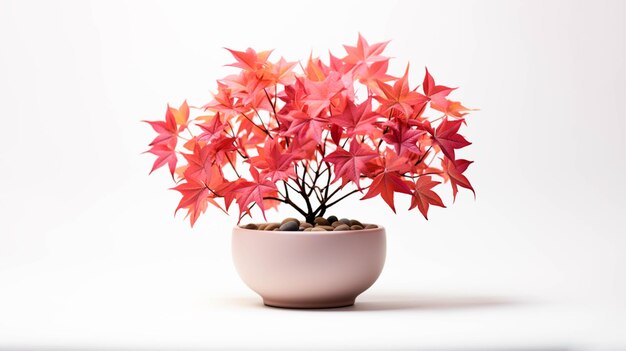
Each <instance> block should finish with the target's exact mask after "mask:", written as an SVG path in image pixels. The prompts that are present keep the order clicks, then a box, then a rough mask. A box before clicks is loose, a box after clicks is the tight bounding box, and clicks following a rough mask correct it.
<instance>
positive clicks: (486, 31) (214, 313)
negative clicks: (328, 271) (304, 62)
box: [0, 0, 626, 349]
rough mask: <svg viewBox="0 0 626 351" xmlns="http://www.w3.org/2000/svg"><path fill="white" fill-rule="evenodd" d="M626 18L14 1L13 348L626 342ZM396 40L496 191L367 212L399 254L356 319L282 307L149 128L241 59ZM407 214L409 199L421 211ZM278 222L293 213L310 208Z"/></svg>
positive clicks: (3, 247)
mask: <svg viewBox="0 0 626 351" xmlns="http://www.w3.org/2000/svg"><path fill="white" fill-rule="evenodd" d="M625 17H626V3H624V2H620V1H615V2H607V1H587V2H581V1H579V2H573V1H572V2H557V1H536V2H514V1H509V2H495V1H494V2H487V1H478V2H477V1H471V2H470V1H462V2H449V1H444V2H434V1H429V2H393V1H389V2H382V1H381V2H365V1H358V2H347V1H346V2H340V1H329V2H324V1H308V2H304V1H302V2H271V1H259V2H250V3H241V2H228V3H227V2H225V1H224V2H203V3H201V2H195V3H193V2H173V1H172V2H128V3H125V2H113V1H112V2H108V1H99V2H93V1H92V2H86V1H85V2H73V1H41V2H31V1H14V2H11V1H6V0H5V1H0V108H1V109H0V121H1V122H2V123H1V125H2V127H0V130H1V134H0V349H10V348H21V349H31V348H38V347H41V348H79V349H84V348H99V349H102V348H105V349H108V348H117V347H119V348H123V349H132V348H143V349H147V348H164V349H170V348H171V349H184V348H191V349H197V348H218V349H224V348H231V349H239V348H271V349H277V348H279V349H282V348H284V349H295V348H314V349H320V348H332V349H343V348H352V347H354V348H372V349H377V348H382V347H384V348H387V349H390V348H403V347H409V348H437V349H447V348H473V349H477V348H478V349H480V348H485V347H491V348H516V347H537V348H589V349H598V348H608V349H611V348H618V349H619V348H626V332H625V330H626V329H625V327H624V326H625V325H626V303H625V301H624V296H626V258H625V257H626V256H625V255H624V252H625V249H626V239H625V238H624V234H625V233H624V229H623V228H624V220H625V219H624V215H625V213H626V212H625V209H626V206H625V205H624V197H625V196H626V186H625V185H624V182H625V179H626V167H625V164H624V150H625V142H624V133H625V132H624V129H625V128H626V122H624V117H625V116H624V112H623V111H624V110H623V108H624V97H625V96H626V87H625V83H624V82H625V79H626V74H625V73H626V72H625V62H626V57H625V52H626V48H625V46H626V38H625V37H626V24H625V22H626V21H625V20H626V18H625ZM359 31H360V32H361V33H363V34H364V36H365V37H366V38H367V39H368V40H369V41H370V42H378V41H383V40H388V39H392V42H391V43H390V45H389V46H388V50H387V53H388V54H389V55H391V56H393V57H395V59H394V60H393V64H392V72H393V73H395V74H401V73H402V67H403V66H404V65H405V64H406V62H407V61H408V60H410V61H411V65H412V66H411V67H412V73H411V76H410V81H411V82H412V84H418V83H419V82H421V79H422V77H423V67H424V66H426V65H427V66H428V67H429V69H430V71H431V72H432V73H433V75H434V77H435V79H436V81H437V82H439V83H442V84H445V85H450V86H459V87H460V89H458V90H457V91H455V92H454V95H453V98H457V99H460V100H461V101H463V102H464V103H465V104H466V105H468V106H470V107H478V108H480V109H481V110H480V111H479V112H476V113H473V114H472V115H471V116H470V117H469V119H468V122H469V127H468V128H466V129H465V134H466V135H467V137H468V138H469V139H470V140H471V141H473V142H474V144H473V145H472V146H470V147H468V148H466V149H464V150H462V151H461V152H460V155H461V156H462V157H464V158H469V159H472V160H475V161H476V162H475V163H474V164H473V165H472V166H471V167H470V169H469V170H468V172H467V175H468V177H469V178H470V180H471V181H472V183H473V184H474V187H475V188H476V191H477V199H476V201H474V199H473V198H472V196H471V193H468V192H462V193H461V194H460V195H459V196H460V197H459V198H458V199H457V201H456V204H453V205H452V202H451V194H449V193H446V194H445V195H444V199H445V201H446V203H448V204H449V206H448V208H447V209H439V208H434V209H432V210H431V213H430V217H431V219H430V221H428V222H426V221H425V220H423V218H422V217H421V215H420V214H419V213H418V212H417V211H412V212H406V211H404V210H400V211H399V213H398V215H396V216H394V215H393V213H392V212H391V210H389V209H388V208H387V207H386V205H385V204H384V203H383V201H382V200H381V199H375V200H371V201H366V202H358V201H357V200H356V198H354V199H352V201H345V203H344V204H343V205H341V206H338V207H337V208H335V211H334V212H336V213H337V214H338V215H340V216H346V217H357V218H367V219H368V220H369V221H371V222H376V223H384V224H385V226H386V227H387V233H388V246H389V247H388V259H387V264H386V267H385V270H384V272H383V274H382V276H381V278H380V279H379V281H378V282H377V283H376V284H375V285H374V287H372V288H371V289H370V290H369V291H368V292H366V293H365V294H363V295H362V296H361V297H360V298H359V302H360V303H357V305H356V306H355V307H353V308H348V309H343V310H332V311H290V310H279V309H270V308H265V307H262V305H261V302H260V299H259V298H258V297H257V296H256V295H254V294H253V293H252V292H251V291H250V290H248V289H247V288H246V287H245V286H244V285H243V283H241V281H240V280H239V278H238V277H237V275H236V272H235V270H234V268H233V266H232V264H231V258H230V229H231V227H232V226H233V225H234V223H235V221H236V219H235V217H234V216H231V217H227V216H225V215H223V214H220V213H219V212H217V211H210V212H209V213H208V214H207V215H205V216H204V217H201V219H200V220H199V221H198V223H197V224H196V227H195V228H194V229H193V230H192V229H190V228H189V225H188V222H186V221H183V220H182V216H179V217H177V218H173V210H174V208H175V206H176V204H177V201H178V196H179V195H178V194H177V193H175V192H173V191H168V190H166V189H167V188H168V187H171V186H172V184H171V179H170V178H169V175H168V174H167V172H166V171H165V170H164V169H163V170H160V171H159V172H157V173H156V174H153V175H152V176H150V177H148V171H149V169H150V167H151V164H152V162H153V157H152V156H151V155H147V154H146V155H141V154H140V153H141V152H142V151H145V150H146V148H147V143H148V142H149V141H150V140H151V138H152V137H153V133H152V130H151V129H150V128H149V127H148V126H147V125H145V124H142V123H140V122H139V120H141V119H149V120H154V119H160V118H163V116H164V112H165V106H166V103H168V102H169V103H171V104H172V105H176V106H177V105H178V104H180V103H181V102H182V101H183V100H184V99H188V100H189V102H190V104H193V105H201V104H203V103H206V102H207V101H209V100H210V98H211V96H210V93H209V92H210V91H211V90H212V89H214V88H215V83H214V82H215V79H217V78H220V77H222V76H224V75H226V74H228V73H230V72H232V71H231V70H229V69H228V68H225V67H223V66H222V65H223V64H225V63H228V62H230V61H231V60H232V59H231V58H230V57H229V55H228V53H227V52H226V51H225V50H223V49H222V47H230V48H234V49H245V48H246V47H248V46H252V47H254V48H256V49H270V48H276V51H275V53H274V55H283V56H285V57H286V58H287V59H288V60H297V59H305V58H306V57H307V56H308V54H309V52H310V51H311V50H312V51H313V53H314V54H321V55H325V54H326V52H327V50H328V49H331V50H332V51H333V52H334V53H335V54H336V55H343V51H342V48H341V44H350V45H354V43H355V42H356V38H357V33H358V32H359ZM403 201H404V200H401V201H400V205H399V208H407V207H408V202H407V201H404V202H403ZM285 210H286V212H285V213H281V214H277V213H272V214H271V216H273V218H275V219H278V218H281V217H283V216H284V215H287V214H291V212H287V211H289V209H285Z"/></svg>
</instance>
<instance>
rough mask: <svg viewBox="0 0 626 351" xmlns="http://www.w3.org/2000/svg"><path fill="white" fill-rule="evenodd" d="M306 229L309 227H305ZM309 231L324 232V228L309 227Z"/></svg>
mask: <svg viewBox="0 0 626 351" xmlns="http://www.w3.org/2000/svg"><path fill="white" fill-rule="evenodd" d="M307 229H309V228H307ZM311 231H312V232H325V231H326V229H324V228H320V227H313V228H311Z"/></svg>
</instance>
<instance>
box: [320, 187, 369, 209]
mask: <svg viewBox="0 0 626 351" xmlns="http://www.w3.org/2000/svg"><path fill="white" fill-rule="evenodd" d="M367 188H369V186H366V187H365V188H361V189H355V190H352V191H351V192H349V193H347V194H346V195H344V196H342V197H340V198H338V199H337V200H335V201H333V202H331V203H329V204H328V205H326V206H325V207H326V208H329V207H331V206H333V205H335V204H336V203H338V202H339V201H341V200H343V199H345V198H346V197H348V196H350V195H352V194H354V193H357V192H361V191H362V190H365V189H367Z"/></svg>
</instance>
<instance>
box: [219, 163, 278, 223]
mask: <svg viewBox="0 0 626 351" xmlns="http://www.w3.org/2000/svg"><path fill="white" fill-rule="evenodd" d="M250 174H251V175H252V178H253V181H244V182H240V183H239V184H237V185H236V186H235V187H233V188H231V189H230V190H231V192H233V193H234V196H235V199H236V200H237V205H238V206H239V213H240V214H244V213H248V212H249V211H250V204H252V203H254V204H256V205H257V206H258V207H259V208H260V209H261V213H263V218H264V219H265V220H267V218H266V217H265V204H264V200H263V198H264V197H275V196H276V194H277V191H278V190H277V188H276V184H275V183H274V182H272V181H270V180H268V179H263V178H261V177H260V175H259V172H258V171H257V170H256V168H254V167H250ZM240 218H241V216H240Z"/></svg>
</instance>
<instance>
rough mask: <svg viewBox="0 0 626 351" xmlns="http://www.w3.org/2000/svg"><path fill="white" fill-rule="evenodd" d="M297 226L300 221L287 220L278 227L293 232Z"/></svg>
mask: <svg viewBox="0 0 626 351" xmlns="http://www.w3.org/2000/svg"><path fill="white" fill-rule="evenodd" d="M283 222H284V221H283ZM299 228H300V222H294V221H287V222H284V223H283V224H282V225H281V226H280V227H279V228H278V229H279V230H282V231H286V232H295V231H297V230H298V229H299Z"/></svg>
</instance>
